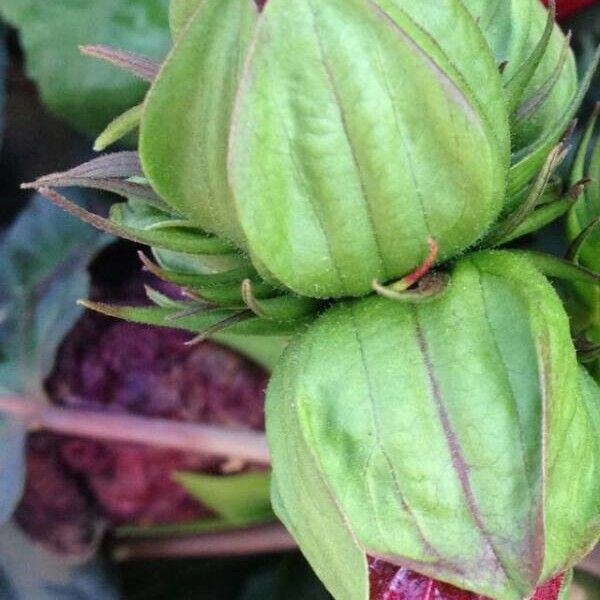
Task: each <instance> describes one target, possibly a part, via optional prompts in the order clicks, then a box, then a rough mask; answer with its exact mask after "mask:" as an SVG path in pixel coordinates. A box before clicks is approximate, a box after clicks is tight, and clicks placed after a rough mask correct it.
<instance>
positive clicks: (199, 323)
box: [82, 301, 309, 337]
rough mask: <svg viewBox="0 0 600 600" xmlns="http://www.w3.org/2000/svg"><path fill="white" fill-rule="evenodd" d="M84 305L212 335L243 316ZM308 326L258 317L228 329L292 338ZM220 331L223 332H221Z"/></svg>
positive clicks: (218, 311)
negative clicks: (229, 321)
mask: <svg viewBox="0 0 600 600" xmlns="http://www.w3.org/2000/svg"><path fill="white" fill-rule="evenodd" d="M82 304H83V306H85V307H86V308H89V309H91V310H95V311H97V312H99V313H102V314H104V315H108V316H110V317H116V318H118V319H123V320H125V321H131V322H133V323H143V324H145V325H158V326H159V327H174V328H176V329H183V330H185V331H191V332H193V333H202V332H205V331H207V330H209V331H210V330H212V328H213V327H215V326H218V325H219V324H220V323H222V322H223V321H226V320H228V319H231V318H233V317H235V316H236V315H237V314H239V312H240V311H239V310H237V309H229V308H223V309H211V310H205V311H199V312H197V314H191V315H185V316H184V315H181V313H182V312H183V310H185V309H186V306H185V305H183V306H182V305H179V306H171V307H162V306H150V307H139V306H120V305H119V306H117V305H109V304H102V303H100V302H88V301H82ZM187 308H189V306H187ZM308 322H309V320H308V319H307V320H306V321H299V322H297V323H278V322H276V321H265V320H263V319H259V318H258V317H256V318H253V317H250V318H248V319H247V320H244V321H241V322H237V323H234V324H232V325H230V326H228V327H227V334H228V335H236V336H238V335H241V336H246V335H251V336H275V337H281V336H288V335H292V334H293V333H296V332H297V331H300V330H302V329H303V328H304V327H305V326H306V324H307V323H308ZM220 331H221V330H220V329H219V330H218V332H220ZM218 332H217V331H215V332H214V333H213V332H211V335H210V337H212V336H213V335H216V334H217V333H218Z"/></svg>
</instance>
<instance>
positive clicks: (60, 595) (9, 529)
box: [0, 523, 118, 600]
mask: <svg viewBox="0 0 600 600" xmlns="http://www.w3.org/2000/svg"><path fill="white" fill-rule="evenodd" d="M0 597H1V598H2V600H117V598H118V596H117V593H116V590H115V589H114V587H113V585H112V582H111V581H110V579H109V577H108V576H107V573H106V569H105V568H104V567H103V565H101V564H100V562H99V561H98V560H94V561H91V562H88V563H85V564H81V565H77V564H71V563H70V562H69V561H67V560H65V559H64V558H63V557H60V556H57V555H54V554H50V553H49V552H47V551H46V550H44V549H43V548H42V546H40V545H39V544H35V543H34V542H33V541H31V540H30V539H29V538H28V537H27V536H25V534H23V533H22V532H21V530H20V529H18V528H17V527H16V526H15V525H13V524H12V523H10V524H7V525H4V526H3V527H2V529H0Z"/></svg>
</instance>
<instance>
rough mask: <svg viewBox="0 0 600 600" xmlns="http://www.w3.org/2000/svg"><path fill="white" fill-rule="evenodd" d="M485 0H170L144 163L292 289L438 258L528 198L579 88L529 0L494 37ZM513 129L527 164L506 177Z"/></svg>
mask: <svg viewBox="0 0 600 600" xmlns="http://www.w3.org/2000/svg"><path fill="white" fill-rule="evenodd" d="M479 4H480V3H478V2H475V1H472V2H467V3H466V6H465V4H464V3H463V2H462V1H461V0H439V1H437V2H435V3H432V2H428V3H424V2H414V0H319V1H318V2H317V1H316V0H269V1H268V2H267V3H266V5H265V6H264V8H263V10H262V11H260V12H259V11H258V9H257V7H256V4H255V2H254V1H253V0H207V1H206V2H202V3H194V2H182V1H181V0H177V1H176V2H174V3H173V4H172V6H171V25H172V30H173V35H174V38H175V40H176V45H175V47H174V49H173V51H172V53H171V54H170V56H169V57H168V58H167V60H166V62H165V64H164V65H163V67H162V69H161V71H160V73H159V75H158V77H157V79H156V81H155V82H154V83H153V85H152V88H151V90H150V92H149V95H148V97H147V99H146V102H145V108H144V114H143V118H142V123H141V138H140V155H141V159H142V164H143V168H144V172H145V174H146V175H147V177H148V179H149V181H150V183H151V184H152V186H153V188H154V189H155V190H156V192H157V193H158V194H159V196H161V197H162V198H163V199H164V200H165V201H166V202H167V203H168V204H169V205H171V207H173V208H174V209H176V210H177V211H179V212H180V213H182V214H184V215H185V216H186V218H188V219H189V220H190V221H191V222H193V223H195V224H196V225H197V226H198V227H199V228H200V229H202V230H204V231H207V232H210V233H214V234H216V235H219V236H222V237H224V238H225V239H227V240H230V241H232V242H233V243H234V244H235V245H236V246H237V247H238V248H240V249H241V250H242V251H243V252H245V253H246V254H247V255H248V256H250V257H251V259H252V261H253V263H254V266H255V267H256V268H257V269H258V271H259V272H260V273H261V275H262V276H263V277H264V278H265V279H267V280H268V281H269V282H271V283H272V284H274V285H279V286H283V287H285V288H287V289H289V290H291V291H293V292H295V293H298V294H301V295H304V296H310V297H316V298H329V297H340V296H360V295H364V294H366V293H368V292H369V291H370V289H371V284H372V281H373V280H379V281H390V280H392V279H395V278H398V277H400V276H402V275H404V274H406V273H408V272H410V271H411V270H413V269H414V268H415V267H416V266H417V265H418V264H419V263H420V262H421V261H422V260H423V258H424V257H425V256H426V254H427V240H428V239H430V238H433V239H435V240H436V242H437V243H438V246H439V255H438V260H440V261H443V260H446V259H448V258H451V257H453V256H456V255H458V254H460V253H461V252H463V251H464V250H465V249H467V248H468V247H470V246H472V245H473V244H474V243H475V242H477V241H478V240H480V239H481V238H482V237H483V235H484V234H485V233H486V232H487V231H488V230H489V228H490V227H491V225H492V224H493V223H494V222H495V220H496V219H497V217H498V215H499V214H500V213H501V212H502V211H503V209H504V212H507V211H508V210H512V209H514V208H515V206H516V205H517V204H518V202H519V201H520V200H522V198H523V196H522V194H523V193H524V192H525V191H526V187H527V186H528V184H529V183H530V181H531V179H532V178H533V177H535V175H536V173H537V172H538V171H539V170H540V168H541V167H542V164H543V162H544V160H545V159H546V157H547V156H548V153H549V152H550V150H551V149H552V146H553V145H554V144H556V142H557V141H558V138H559V137H560V135H561V134H562V133H563V131H564V128H566V124H565V125H564V127H562V128H560V123H562V120H565V118H566V117H565V115H570V114H571V112H572V109H573V107H572V106H571V105H570V103H571V102H572V100H573V96H574V84H575V79H574V69H573V60H572V55H571V54H570V50H569V49H568V45H566V44H565V38H564V36H562V34H561V33H560V31H559V30H558V29H557V28H554V29H553V27H554V26H553V24H552V21H551V20H550V21H548V18H547V17H546V15H547V13H546V12H545V11H544V9H543V8H542V7H541V6H539V2H538V0H519V1H518V2H517V1H516V0H515V1H513V2H511V3H509V4H510V7H512V8H510V9H509V7H508V5H507V6H506V7H505V6H504V5H502V7H500V8H499V10H500V12H501V15H500V19H499V21H498V24H499V25H498V26H499V30H498V31H497V30H496V28H495V27H491V26H490V22H491V21H490V18H488V17H490V15H489V14H488V13H489V6H487V5H488V4H489V3H483V8H482V7H480V6H479ZM484 9H485V10H484ZM482 10H484V13H483V15H482V17H481V18H479V17H480V14H479V12H481V11H482ZM469 11H471V12H469ZM472 13H473V14H472ZM476 17H477V18H476ZM480 23H483V24H484V27H483V28H482V27H481V26H480ZM493 23H496V21H495V20H493ZM545 23H546V24H547V26H546V29H544V24H545ZM291 24H293V26H292V25H291ZM550 34H551V35H550ZM486 38H487V39H486ZM499 58H501V59H502V60H508V65H507V66H506V69H505V71H504V74H503V75H502V76H501V74H500V70H499V64H498V62H499ZM503 78H504V79H503ZM557 115H559V116H560V117H561V119H562V120H561V119H559V120H558V121H557V124H558V127H559V129H558V131H554V130H552V131H551V132H548V131H546V130H544V131H543V132H542V129H543V128H542V124H544V125H547V122H548V120H550V121H552V122H554V121H555V120H556V119H554V117H556V116H557ZM569 119H570V117H569ZM569 119H567V122H568V120H569ZM511 123H512V124H513V125H514V128H513V130H512V131H511V129H510V126H509V124H511ZM555 127H556V125H555ZM547 128H548V127H546V129H547ZM542 133H543V135H542ZM511 137H512V138H513V139H514V141H515V143H516V147H515V148H516V149H521V148H522V147H524V148H522V151H523V152H525V154H524V155H523V157H520V156H519V155H515V157H516V159H520V158H524V159H527V160H526V161H525V164H519V165H517V166H518V169H517V172H516V173H515V174H513V173H512V172H511V173H510V176H509V169H510V165H511V158H510V152H511ZM530 150H531V151H532V152H533V151H535V156H533V157H530V156H529V151H530ZM507 181H508V182H509V183H510V186H511V188H510V192H509V191H508V190H507Z"/></svg>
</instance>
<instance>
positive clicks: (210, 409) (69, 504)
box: [17, 250, 268, 554]
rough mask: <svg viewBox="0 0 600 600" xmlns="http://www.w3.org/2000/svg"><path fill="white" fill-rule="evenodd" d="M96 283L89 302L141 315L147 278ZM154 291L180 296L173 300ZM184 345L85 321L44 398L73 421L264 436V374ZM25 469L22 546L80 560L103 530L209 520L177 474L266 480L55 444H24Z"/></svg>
mask: <svg viewBox="0 0 600 600" xmlns="http://www.w3.org/2000/svg"><path fill="white" fill-rule="evenodd" d="M113 253H114V251H113V250H109V258H110V259H111V260H110V263H111V264H112V263H113V261H114V260H115V259H117V261H118V259H119V258H120V256H119V254H118V253H117V256H113V255H112V254H113ZM117 264H121V262H117ZM135 268H136V269H138V268H139V267H138V263H137V262H136V263H135ZM127 270H128V269H126V271H127ZM123 275H124V276H123ZM105 276H106V273H103V272H102V271H101V270H100V272H99V273H96V275H95V276H93V284H92V293H91V296H92V298H93V299H94V300H99V301H106V302H117V303H118V302H124V303H127V304H131V305H140V304H145V303H147V299H146V298H145V294H144V288H143V284H144V283H146V282H147V280H148V277H147V274H140V273H139V271H137V272H136V274H135V275H134V276H131V275H130V273H127V272H126V273H124V274H123V273H121V274H120V275H119V276H118V281H114V280H110V278H111V277H113V276H114V271H112V270H111V271H110V277H109V278H108V281H104V280H103V278H105ZM152 285H153V286H155V287H156V282H155V281H152ZM161 291H162V292H163V293H167V294H170V295H172V296H177V295H178V294H180V292H179V290H178V289H177V288H168V289H166V288H164V287H161ZM189 339H190V334H189V333H187V332H184V331H180V330H175V329H159V328H153V327H147V326H143V325H138V324H134V323H127V322H123V321H118V320H115V319H111V318H109V317H105V316H103V315H99V314H96V313H91V312H87V313H85V314H84V315H83V316H82V317H81V318H80V320H79V321H78V322H77V324H76V325H75V326H74V327H73V329H72V330H71V331H70V332H69V334H68V335H67V336H66V338H65V339H64V340H63V343H62V345H61V347H60V349H59V352H58V355H57V358H56V363H55V367H54V370H53V372H52V373H51V375H50V377H49V378H48V380H47V382H46V388H47V392H48V396H49V398H50V400H51V401H52V402H53V403H54V404H57V405H59V406H63V407H67V408H71V409H75V410H76V409H85V410H97V411H100V412H111V413H123V414H136V415H143V416H148V417H158V418H162V419H171V420H174V421H184V422H196V423H206V424H215V425H221V426H228V427H236V428H245V429H254V430H263V429H264V390H265V388H266V384H267V379H268V374H267V373H266V372H265V371H264V370H263V369H262V368H260V367H258V366H257V365H255V364H254V363H252V362H251V361H249V360H247V359H245V358H244V357H242V356H240V355H239V354H237V353H235V352H233V351H231V350H229V349H227V348H224V347H222V346H219V345H217V344H214V343H211V342H205V343H203V344H199V345H196V346H191V347H190V346H186V345H185V342H186V341H189ZM27 460H28V473H27V484H26V489H25V494H24V496H23V499H22V501H21V504H20V506H19V508H18V511H17V519H18V521H19V523H20V524H21V526H22V527H23V529H24V530H25V531H26V532H27V533H28V534H30V536H31V537H33V538H34V539H36V540H38V541H40V542H42V543H44V544H45V545H47V546H48V547H49V548H50V549H52V550H54V551H56V552H59V553H63V554H82V553H84V551H87V549H88V546H89V545H93V543H94V542H95V541H97V539H95V538H94V532H96V531H97V529H98V523H99V522H100V521H101V520H102V519H104V520H106V521H108V522H109V523H110V524H113V525H122V524H135V525H156V524H170V523H181V522H185V521H190V520H195V519H202V518H205V517H209V516H214V514H213V513H212V511H211V510H209V509H208V508H207V507H205V506H202V505H201V504H199V502H198V501H196V500H194V499H193V498H191V497H190V496H189V495H188V494H187V492H186V491H185V490H184V488H183V487H181V486H180V485H179V484H178V483H176V482H175V481H174V478H173V475H174V473H176V472H179V471H192V472H202V473H207V474H213V475H219V474H231V473H236V472H242V471H248V470H253V469H258V468H264V466H262V467H261V466H258V465H252V464H247V463H244V462H242V461H239V460H231V459H230V458H228V457H226V456H225V457H215V456H212V455H210V456H209V455H202V454H198V453H188V452H182V451H177V450H168V449H159V448H152V447H149V446H141V445H137V444H128V443H122V442H105V441H95V440H90V439H81V438H76V437H69V436H58V435H53V434H34V435H32V436H31V439H30V442H29V445H28V454H27Z"/></svg>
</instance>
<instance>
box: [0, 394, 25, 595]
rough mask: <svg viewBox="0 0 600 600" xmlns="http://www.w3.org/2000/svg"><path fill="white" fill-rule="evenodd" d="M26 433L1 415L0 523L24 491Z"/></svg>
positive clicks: (19, 424) (8, 515)
mask: <svg viewBox="0 0 600 600" xmlns="http://www.w3.org/2000/svg"><path fill="white" fill-rule="evenodd" d="M0 394H2V391H1V390H0ZM25 435H26V432H25V428H24V427H23V424H22V423H21V422H19V421H16V420H15V421H13V420H12V419H7V418H5V417H3V416H0V524H3V523H5V522H6V521H7V520H8V519H9V518H10V517H11V516H12V513H13V511H14V509H15V506H16V505H17V503H18V502H19V500H20V499H21V494H22V493H23V485H24V483H25V447H24V446H25ZM0 589H1V586H0Z"/></svg>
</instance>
